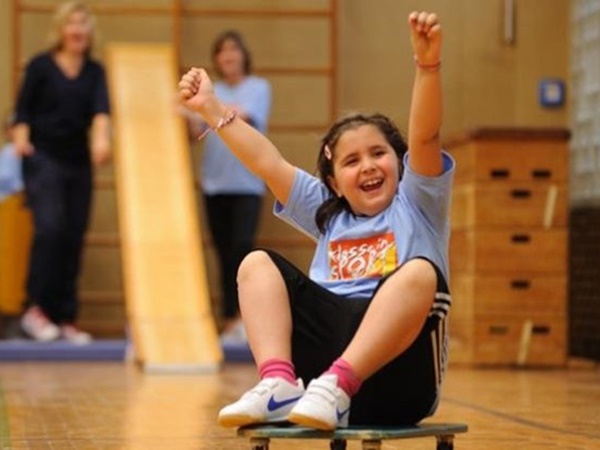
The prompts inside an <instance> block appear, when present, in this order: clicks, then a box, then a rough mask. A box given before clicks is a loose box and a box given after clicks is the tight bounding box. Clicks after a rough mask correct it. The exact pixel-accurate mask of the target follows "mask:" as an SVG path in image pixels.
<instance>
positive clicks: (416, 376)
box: [263, 250, 450, 425]
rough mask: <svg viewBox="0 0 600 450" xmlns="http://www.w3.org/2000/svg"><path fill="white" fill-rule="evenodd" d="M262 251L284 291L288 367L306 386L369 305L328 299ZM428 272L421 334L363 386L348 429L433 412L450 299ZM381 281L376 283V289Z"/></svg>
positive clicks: (345, 341) (333, 297)
mask: <svg viewBox="0 0 600 450" xmlns="http://www.w3.org/2000/svg"><path fill="white" fill-rule="evenodd" d="M263 251H265V252H266V253H267V254H268V255H269V256H270V257H271V259H272V260H273V262H274V263H275V265H276V266H277V267H278V269H279V271H280V272H281V274H282V276H283V279H284V281H285V284H286V287H287V291H288V295H289V300H290V307H291V311H292V323H293V331H292V361H293V363H294V365H295V368H296V373H297V374H298V376H299V377H301V378H302V380H303V381H304V383H305V385H307V384H308V383H309V382H310V380H312V379H313V378H316V377H318V376H319V375H321V374H322V373H323V372H324V371H325V370H327V369H328V368H329V367H330V366H331V364H332V363H333V361H335V360H336V359H337V358H339V357H340V356H341V354H342V353H343V352H344V350H345V349H346V347H347V346H348V344H349V343H350V340H351V339H352V337H353V336H354V334H355V333H356V330H357V329H358V326H359V324H360V322H361V321H362V319H363V317H364V315H365V312H366V311H367V308H368V306H369V303H370V301H371V299H370V298H367V299H351V298H344V297H341V296H339V295H337V294H334V293H332V292H330V291H328V290H327V289H325V288H323V287H321V286H319V285H318V284H316V283H315V282H313V281H311V280H310V279H309V278H308V277H307V276H306V275H305V274H304V273H303V272H302V271H301V270H300V269H298V268H297V267H295V266H294V265H293V264H292V263H290V262H289V261H287V260H286V259H285V258H283V257H282V256H281V255H279V254H277V253H275V252H272V251H270V250H263ZM423 259H426V258H423ZM432 266H433V267H434V269H435V271H436V273H437V279H438V286H437V293H436V299H435V301H434V305H433V308H432V310H431V312H430V314H429V317H428V319H427V321H426V323H425V325H424V327H423V329H422V330H421V333H420V334H419V336H418V337H417V339H416V340H415V342H414V343H413V344H412V345H411V346H410V347H409V348H408V349H407V350H406V351H405V352H404V353H402V354H401V355H400V356H398V357H397V358H396V359H395V360H393V361H391V362H390V363H388V364H387V365H386V366H384V367H383V368H382V369H380V370H379V371H378V372H376V373H375V374H374V375H373V376H371V377H370V378H368V379H367V380H366V381H365V382H364V383H363V385H362V387H361V389H360V391H359V392H358V393H357V394H356V395H355V396H354V397H353V398H352V408H351V410H350V424H354V425H356V424H360V425H405V424H414V423H417V422H419V421H420V420H421V419H423V418H425V417H427V416H430V415H431V414H433V412H434V411H435V409H436V407H437V403H438V396H439V388H440V383H441V380H442V376H443V371H444V368H445V365H446V354H447V336H446V317H447V312H448V309H449V307H450V295H449V291H448V286H447V284H446V281H445V279H444V277H443V275H442V273H441V272H440V270H439V268H437V267H436V266H435V264H433V263H432ZM388 277H389V275H388ZM386 279H387V277H386V278H383V279H382V280H381V281H380V283H379V285H378V288H379V286H381V285H382V284H383V283H384V282H385V280H386ZM375 292H377V290H376V291H375Z"/></svg>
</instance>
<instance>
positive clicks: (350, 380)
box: [325, 358, 362, 397]
mask: <svg viewBox="0 0 600 450" xmlns="http://www.w3.org/2000/svg"><path fill="white" fill-rule="evenodd" d="M325 373H327V374H334V375H337V377H338V381H337V384H338V387H340V388H341V389H342V390H343V391H344V392H345V393H346V394H348V396H349V397H352V396H353V395H354V394H356V393H357V392H358V390H359V389H360V386H361V384H362V381H361V379H360V378H358V377H357V376H356V374H355V373H354V370H352V366H350V364H348V363H347V362H346V361H344V360H343V359H342V358H338V359H336V360H335V361H334V362H333V364H332V365H331V367H330V368H329V369H328V370H327V372H325Z"/></svg>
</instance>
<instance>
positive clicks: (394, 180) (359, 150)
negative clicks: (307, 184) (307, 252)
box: [329, 124, 400, 216]
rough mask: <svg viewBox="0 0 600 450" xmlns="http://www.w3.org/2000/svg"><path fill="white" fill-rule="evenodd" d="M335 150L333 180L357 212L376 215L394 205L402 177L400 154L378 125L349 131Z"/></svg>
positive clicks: (333, 187) (331, 179) (336, 188)
mask: <svg viewBox="0 0 600 450" xmlns="http://www.w3.org/2000/svg"><path fill="white" fill-rule="evenodd" d="M333 153H334V154H333V177H331V178H330V179H329V183H330V185H331V187H332V189H333V190H334V191H335V193H336V194H337V195H338V196H340V197H345V198H346V200H347V201H348V204H349V205H350V208H352V211H353V212H354V214H356V215H363V216H374V215H376V214H379V213H380V212H381V211H383V210H384V209H385V208H387V207H388V206H389V205H390V204H391V202H392V200H393V198H394V195H395V194H396V190H397V188H398V182H399V179H400V175H399V161H398V156H397V155H396V153H395V152H394V149H393V148H392V146H391V145H390V144H389V142H388V141H387V140H386V138H385V136H384V135H383V133H382V132H381V131H379V129H378V128H377V127H376V126H375V125H370V124H369V125H361V126H360V127H358V128H355V129H351V130H347V131H345V132H344V133H343V134H342V135H341V136H340V138H339V139H338V141H337V144H336V146H335V151H334V152H333Z"/></svg>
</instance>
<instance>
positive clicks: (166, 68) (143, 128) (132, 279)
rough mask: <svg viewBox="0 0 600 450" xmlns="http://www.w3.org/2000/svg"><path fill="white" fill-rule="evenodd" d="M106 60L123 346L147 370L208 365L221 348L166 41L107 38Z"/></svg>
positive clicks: (204, 367) (210, 366) (172, 57)
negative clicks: (125, 325) (125, 327)
mask: <svg viewBox="0 0 600 450" xmlns="http://www.w3.org/2000/svg"><path fill="white" fill-rule="evenodd" d="M106 67H107V74H108V82H109V86H110V97H111V106H112V112H113V120H114V131H115V141H114V142H115V157H114V165H115V171H116V187H117V199H118V213H119V227H120V235H121V252H122V259H123V276H124V283H125V298H126V302H127V315H128V321H129V327H130V332H131V338H132V341H133V354H134V356H135V358H136V359H137V360H138V362H139V363H140V364H141V366H142V367H143V369H144V370H145V371H148V372H188V371H192V372H195V371H215V370H217V369H218V367H219V365H220V363H221V362H222V360H223V354H222V351H221V348H220V345H219V341H218V336H217V330H216V326H215V323H214V320H213V316H212V313H211V308H210V300H209V294H208V284H207V280H206V268H205V260H204V254H203V251H202V246H201V236H200V226H199V220H198V207H197V200H196V195H195V191H194V180H193V175H192V168H191V152H190V149H189V143H188V140H187V132H186V129H185V124H184V122H183V120H182V119H181V118H180V117H178V116H177V115H176V114H175V113H174V105H175V104H174V98H175V97H174V96H175V93H176V92H177V83H178V81H179V77H178V75H177V65H176V58H175V54H174V50H173V49H172V47H171V46H168V45H160V44H158V45H156V44H112V45H110V46H108V48H107V52H106Z"/></svg>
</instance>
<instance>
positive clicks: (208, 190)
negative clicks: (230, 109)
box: [200, 76, 271, 195]
mask: <svg viewBox="0 0 600 450" xmlns="http://www.w3.org/2000/svg"><path fill="white" fill-rule="evenodd" d="M215 94H216V95H217V97H218V98H219V100H220V101H221V102H223V103H224V104H225V105H235V106H238V107H239V108H241V109H242V110H243V111H244V112H245V113H246V114H247V115H248V117H250V119H251V120H252V125H254V127H255V128H256V129H258V130H259V131H260V132H261V133H263V134H264V133H266V131H267V122H268V119H269V113H270V110H271V86H270V84H269V82H268V81H267V80H265V79H264V78H259V77H255V76H248V77H246V78H245V79H244V80H243V81H242V82H241V83H239V84H237V85H234V86H231V85H228V84H226V83H223V82H221V81H219V82H217V83H215ZM200 180H201V183H202V189H203V191H204V193H205V194H208V195H215V194H256V195H262V194H263V193H264V192H265V184H264V182H263V181H262V180H261V179H260V178H258V177H256V176H255V175H253V174H252V173H251V172H250V171H249V170H248V169H246V168H245V167H244V166H243V165H242V163H240V161H239V160H238V159H237V158H236V156H235V155H234V154H233V153H231V151H230V150H229V149H228V148H227V146H226V145H225V143H224V142H223V141H222V140H221V138H220V137H219V136H218V135H217V134H216V133H209V134H208V135H207V136H206V143H205V145H204V156H203V161H202V166H201V171H200Z"/></svg>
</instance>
